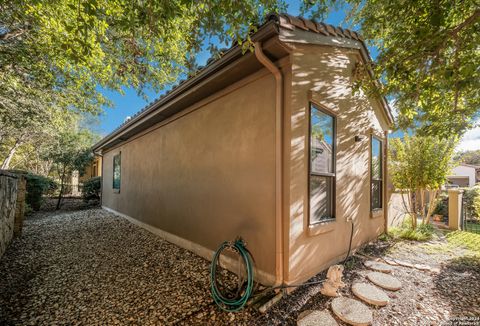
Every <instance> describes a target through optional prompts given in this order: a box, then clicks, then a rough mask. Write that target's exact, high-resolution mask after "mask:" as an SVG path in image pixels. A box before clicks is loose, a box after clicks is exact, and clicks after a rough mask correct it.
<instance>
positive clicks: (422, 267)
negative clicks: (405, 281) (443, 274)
mask: <svg viewBox="0 0 480 326" xmlns="http://www.w3.org/2000/svg"><path fill="white" fill-rule="evenodd" d="M413 267H415V268H416V269H420V270H422V271H429V270H430V269H431V268H430V266H428V265H424V264H415V265H413Z"/></svg>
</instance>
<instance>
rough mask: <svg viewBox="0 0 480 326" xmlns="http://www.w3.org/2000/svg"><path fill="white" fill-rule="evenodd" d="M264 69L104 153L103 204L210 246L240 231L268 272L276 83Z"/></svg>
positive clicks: (271, 245) (271, 248)
mask: <svg viewBox="0 0 480 326" xmlns="http://www.w3.org/2000/svg"><path fill="white" fill-rule="evenodd" d="M256 75H259V73H257V74H256ZM261 75H262V76H261V77H258V76H257V77H255V78H257V79H256V80H254V81H252V82H250V83H248V84H247V85H245V86H243V87H241V88H238V89H236V90H234V91H232V92H230V93H228V94H225V95H223V96H221V97H219V98H217V99H215V100H214V101H213V102H210V103H207V104H205V105H204V106H202V107H200V108H198V109H195V110H193V111H191V112H189V113H188V114H186V115H183V116H181V117H178V118H177V119H171V121H170V122H169V123H167V124H164V125H163V126H161V127H159V126H157V127H158V128H157V129H155V130H152V131H150V132H148V133H146V134H144V135H142V136H141V137H138V138H136V139H133V140H129V141H128V142H127V143H124V144H121V145H120V146H118V147H116V148H114V149H112V150H110V151H108V152H106V153H104V157H103V164H104V166H103V198H102V200H103V202H102V205H104V206H106V207H108V208H111V209H113V210H115V211H117V212H120V213H122V214H125V215H128V216H130V217H133V218H134V219H137V220H140V221H142V222H144V223H146V224H148V225H151V226H154V227H156V228H159V229H161V230H164V231H166V232H168V233H171V234H174V235H176V236H178V237H180V238H183V239H187V240H189V241H191V242H193V243H197V244H200V245H201V246H203V247H206V248H209V249H211V250H215V249H216V248H217V247H218V245H220V243H221V242H223V241H225V240H233V239H234V238H235V237H236V236H242V237H243V238H244V239H245V240H246V241H247V246H248V248H249V249H250V250H251V252H252V254H253V256H254V258H255V261H256V264H257V267H258V268H259V269H260V270H262V271H264V272H266V273H269V274H271V275H273V274H274V272H275V256H274V254H275V247H274V241H275V233H274V232H275V224H274V222H275V220H274V217H275V215H274V214H275V202H274V200H275V197H274V196H275V161H274V158H275V155H274V145H275V139H274V123H275V106H274V99H275V96H274V94H275V93H274V92H275V89H274V79H273V76H272V75H271V74H269V73H267V72H266V71H264V72H263V73H262V74H261ZM250 78H253V76H251V77H250ZM258 78H260V79H258ZM186 111H187V112H188V111H189V110H188V109H187V110H186ZM182 114H183V113H182ZM120 151H121V189H120V193H114V192H113V190H112V165H113V156H114V155H115V154H117V153H119V152H120Z"/></svg>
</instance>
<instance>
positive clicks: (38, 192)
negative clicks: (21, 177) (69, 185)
mask: <svg viewBox="0 0 480 326" xmlns="http://www.w3.org/2000/svg"><path fill="white" fill-rule="evenodd" d="M25 178H26V180H27V194H26V197H25V201H26V203H27V205H28V207H29V208H31V209H32V210H34V211H38V210H40V207H41V206H42V202H43V196H44V195H46V194H51V193H53V192H54V191H55V190H56V189H57V186H58V185H57V183H56V182H55V181H53V180H52V179H50V178H46V177H44V176H41V175H35V174H31V173H29V174H26V175H25Z"/></svg>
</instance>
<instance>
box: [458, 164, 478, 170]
mask: <svg viewBox="0 0 480 326" xmlns="http://www.w3.org/2000/svg"><path fill="white" fill-rule="evenodd" d="M460 165H461V166H466V167H469V168H474V169H476V170H478V169H480V165H474V164H468V163H460V164H458V166H460Z"/></svg>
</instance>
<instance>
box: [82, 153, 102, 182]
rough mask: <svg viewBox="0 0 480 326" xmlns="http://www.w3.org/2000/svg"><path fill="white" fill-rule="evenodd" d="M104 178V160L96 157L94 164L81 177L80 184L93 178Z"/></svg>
mask: <svg viewBox="0 0 480 326" xmlns="http://www.w3.org/2000/svg"><path fill="white" fill-rule="evenodd" d="M100 176H102V158H101V157H100V156H98V155H95V158H94V159H93V161H92V163H91V164H90V165H88V166H87V167H86V168H85V171H83V173H82V174H80V176H79V182H80V183H83V182H85V181H87V180H89V179H91V178H94V177H100Z"/></svg>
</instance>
